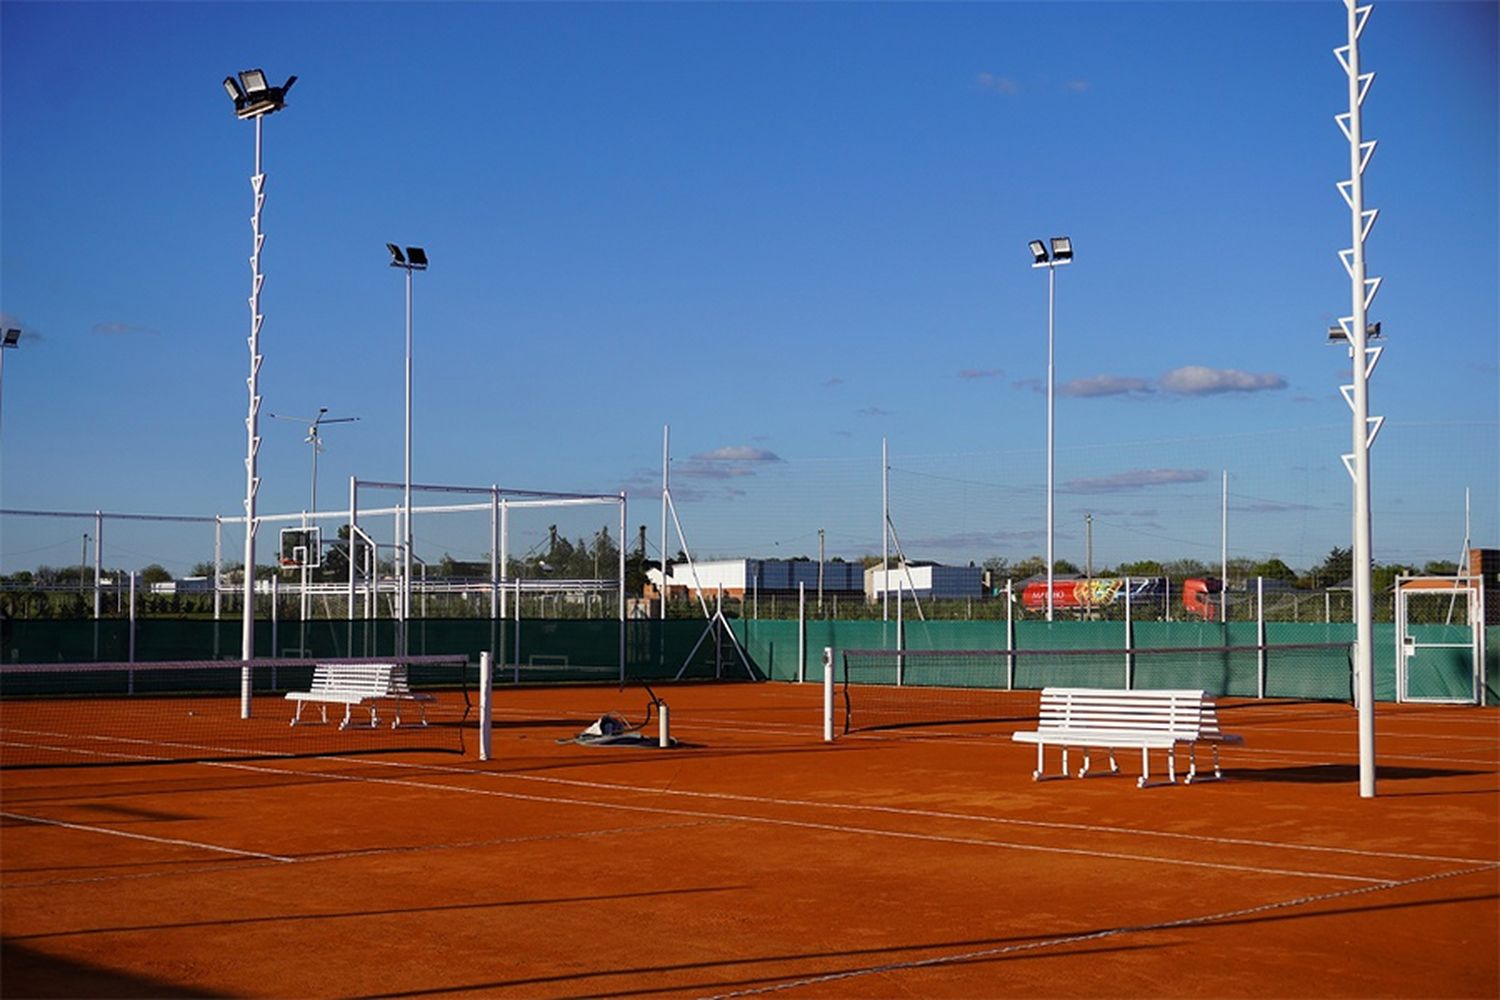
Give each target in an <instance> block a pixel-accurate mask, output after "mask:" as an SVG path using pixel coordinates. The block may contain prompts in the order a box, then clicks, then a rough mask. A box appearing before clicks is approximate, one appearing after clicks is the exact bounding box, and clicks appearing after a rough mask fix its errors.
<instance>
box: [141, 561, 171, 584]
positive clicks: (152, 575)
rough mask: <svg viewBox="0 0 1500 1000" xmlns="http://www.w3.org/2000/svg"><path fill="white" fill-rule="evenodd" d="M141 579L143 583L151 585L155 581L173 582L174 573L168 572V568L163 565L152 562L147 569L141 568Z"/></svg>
mask: <svg viewBox="0 0 1500 1000" xmlns="http://www.w3.org/2000/svg"><path fill="white" fill-rule="evenodd" d="M140 579H141V583H142V584H144V585H145V586H147V587H150V586H151V585H152V584H153V583H169V582H171V580H172V574H171V573H168V572H167V571H166V569H165V568H163V567H162V566H161V565H159V564H157V563H152V564H151V565H150V566H147V567H146V568H145V569H143V570H141V578H140Z"/></svg>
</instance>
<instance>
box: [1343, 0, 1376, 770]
mask: <svg viewBox="0 0 1500 1000" xmlns="http://www.w3.org/2000/svg"><path fill="white" fill-rule="evenodd" d="M1344 8H1345V12H1346V15H1347V18H1346V20H1347V24H1348V32H1349V34H1348V42H1347V43H1346V44H1344V45H1341V46H1339V47H1338V48H1337V49H1334V55H1335V56H1336V57H1337V58H1338V61H1339V64H1340V65H1341V66H1343V67H1344V73H1345V74H1346V75H1347V77H1348V81H1349V110H1348V111H1346V112H1344V113H1342V114H1339V115H1335V116H1334V118H1335V120H1336V121H1337V122H1338V125H1339V129H1340V130H1341V131H1342V132H1343V133H1344V138H1346V139H1347V140H1349V179H1348V180H1344V181H1339V182H1338V189H1339V193H1340V194H1341V195H1343V197H1344V201H1345V203H1346V204H1348V206H1349V218H1350V229H1351V236H1352V238H1351V243H1350V246H1349V248H1348V249H1346V250H1340V251H1339V260H1340V261H1342V262H1343V265H1344V270H1345V271H1347V272H1348V273H1349V287H1350V300H1351V302H1352V304H1353V310H1352V315H1349V316H1344V317H1341V318H1340V319H1339V326H1340V328H1341V329H1342V331H1343V334H1344V339H1346V340H1347V341H1348V342H1349V359H1350V361H1351V362H1352V364H1351V366H1350V367H1351V368H1352V370H1353V378H1352V379H1351V381H1350V384H1349V385H1345V386H1340V387H1339V389H1340V391H1341V392H1342V393H1343V396H1344V401H1345V402H1347V403H1348V404H1349V408H1350V410H1352V411H1353V434H1352V438H1353V444H1354V448H1353V451H1351V452H1350V453H1349V454H1346V455H1344V456H1343V460H1344V468H1346V469H1347V470H1348V471H1349V476H1350V478H1351V479H1352V480H1353V485H1354V505H1353V506H1354V527H1353V535H1354V537H1353V540H1352V544H1351V546H1350V547H1351V548H1352V549H1353V567H1352V571H1353V580H1352V584H1353V587H1354V623H1355V624H1354V630H1355V640H1354V641H1355V650H1354V677H1355V692H1354V695H1355V697H1354V700H1355V703H1356V707H1357V710H1358V713H1359V794H1360V797H1361V798H1373V797H1374V796H1375V669H1374V668H1375V657H1374V632H1375V628H1374V607H1375V605H1374V598H1373V594H1372V579H1371V572H1372V554H1371V547H1372V532H1371V527H1370V446H1371V445H1372V444H1374V443H1375V437H1376V435H1377V434H1379V433H1380V426H1381V424H1382V423H1383V422H1384V421H1385V418H1384V417H1372V416H1370V396H1369V381H1370V374H1371V373H1372V372H1374V370H1375V366H1376V364H1378V363H1379V361H1380V355H1381V352H1382V351H1383V350H1384V348H1383V347H1382V346H1380V345H1375V346H1373V347H1372V346H1370V340H1371V336H1370V335H1371V332H1372V329H1371V327H1370V324H1369V309H1370V303H1371V301H1373V300H1374V298H1375V293H1376V292H1377V291H1379V290H1380V279H1379V278H1372V277H1369V276H1368V275H1367V274H1366V272H1365V240H1366V239H1367V238H1368V237H1369V235H1370V229H1371V227H1373V226H1374V225H1375V217H1376V216H1377V215H1378V214H1379V212H1378V211H1377V210H1376V209H1373V208H1372V209H1366V208H1365V188H1364V173H1365V168H1366V167H1368V166H1369V165H1370V157H1371V155H1373V154H1374V152H1375V140H1373V139H1369V140H1367V139H1365V138H1364V133H1363V122H1362V116H1361V113H1360V109H1361V107H1362V106H1363V105H1364V102H1365V96H1366V95H1367V94H1368V93H1369V92H1370V84H1372V83H1374V82H1375V74H1374V73H1361V72H1360V66H1359V36H1360V35H1361V34H1363V33H1364V30H1365V23H1366V22H1367V21H1368V20H1369V18H1370V11H1371V9H1372V5H1369V4H1366V5H1365V6H1363V7H1361V6H1358V4H1357V2H1356V0H1344Z"/></svg>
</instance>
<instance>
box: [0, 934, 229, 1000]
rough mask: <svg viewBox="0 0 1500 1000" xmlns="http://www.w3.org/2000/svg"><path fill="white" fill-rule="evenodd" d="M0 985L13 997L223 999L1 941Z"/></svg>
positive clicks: (207, 992)
mask: <svg viewBox="0 0 1500 1000" xmlns="http://www.w3.org/2000/svg"><path fill="white" fill-rule="evenodd" d="M0 981H3V982H4V983H5V995H6V996H15V997H37V998H52V997H162V998H169V1000H176V998H178V997H208V998H214V997H226V996H229V994H227V993H213V992H210V991H208V990H204V989H202V988H201V987H200V988H196V989H189V988H187V987H186V986H181V985H178V984H177V983H169V982H165V981H163V980H160V979H151V978H148V977H146V976H141V975H137V974H135V973H131V972H122V971H120V970H118V969H107V968H105V967H103V966H100V965H91V964H89V963H88V962H80V961H77V960H75V959H68V958H60V957H58V956H56V955H46V954H43V953H42V952H39V951H36V950H34V949H32V948H28V947H26V946H25V945H21V944H16V943H14V942H13V941H8V940H3V941H0Z"/></svg>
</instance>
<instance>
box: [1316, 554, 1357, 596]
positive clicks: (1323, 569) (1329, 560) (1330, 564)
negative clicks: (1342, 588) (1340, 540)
mask: <svg viewBox="0 0 1500 1000" xmlns="http://www.w3.org/2000/svg"><path fill="white" fill-rule="evenodd" d="M1353 575H1354V550H1353V549H1347V548H1345V549H1341V548H1339V547H1337V546H1335V547H1334V548H1333V549H1332V550H1331V551H1330V552H1329V553H1328V555H1327V557H1326V558H1324V560H1323V561H1322V562H1321V563H1319V564H1318V565H1317V566H1314V567H1313V568H1312V570H1311V571H1309V573H1308V579H1309V581H1310V583H1311V584H1312V586H1314V587H1337V586H1339V585H1340V584H1342V583H1343V582H1344V581H1346V580H1348V579H1349V578H1350V577H1351V576H1353Z"/></svg>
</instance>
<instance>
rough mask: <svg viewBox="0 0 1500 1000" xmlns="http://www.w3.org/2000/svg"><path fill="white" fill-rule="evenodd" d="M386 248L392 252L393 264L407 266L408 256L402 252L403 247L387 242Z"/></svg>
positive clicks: (394, 265) (393, 265)
mask: <svg viewBox="0 0 1500 1000" xmlns="http://www.w3.org/2000/svg"><path fill="white" fill-rule="evenodd" d="M385 248H386V249H387V250H389V251H390V252H391V266H392V267H405V266H406V257H405V255H404V254H402V253H401V248H400V247H398V246H397V245H396V244H394V243H387V244H386V245H385Z"/></svg>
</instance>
